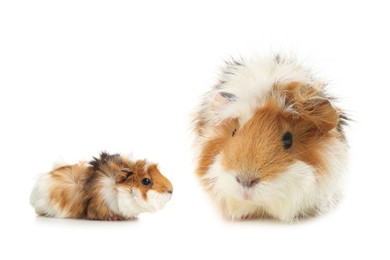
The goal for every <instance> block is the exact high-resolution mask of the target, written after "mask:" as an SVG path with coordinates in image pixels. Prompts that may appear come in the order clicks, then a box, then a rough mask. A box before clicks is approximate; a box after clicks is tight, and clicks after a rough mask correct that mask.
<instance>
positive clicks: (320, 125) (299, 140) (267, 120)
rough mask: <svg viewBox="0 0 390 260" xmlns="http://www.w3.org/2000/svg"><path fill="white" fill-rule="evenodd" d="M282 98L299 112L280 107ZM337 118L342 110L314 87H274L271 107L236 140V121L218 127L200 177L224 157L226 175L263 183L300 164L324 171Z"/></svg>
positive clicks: (205, 153) (204, 149) (204, 150)
mask: <svg viewBox="0 0 390 260" xmlns="http://www.w3.org/2000/svg"><path fill="white" fill-rule="evenodd" d="M280 96H284V97H285V102H286V104H285V105H286V107H288V106H292V108H293V110H295V112H294V111H288V110H287V111H286V110H284V107H280V103H278V102H277V100H278V98H279V97H280ZM338 120H339V114H338V112H337V110H336V109H334V108H333V107H332V105H331V103H330V102H329V100H327V99H325V98H322V97H321V96H320V94H319V93H318V91H317V90H316V89H315V88H313V87H311V86H307V85H301V84H299V83H292V84H289V85H288V86H275V87H274V90H273V92H272V93H271V95H270V97H269V100H268V102H267V104H266V105H265V106H264V107H262V108H260V109H258V110H257V111H256V112H255V113H254V115H253V117H252V118H251V119H250V120H249V121H248V122H246V123H245V124H244V125H243V126H242V127H241V129H237V132H236V134H235V136H234V137H232V132H233V131H234V129H235V128H237V126H238V120H236V119H231V120H228V121H225V122H224V123H222V124H221V125H219V126H216V127H215V131H216V132H217V134H216V137H215V138H213V139H211V140H209V141H207V142H205V143H204V145H203V147H202V151H201V154H200V157H199V160H198V167H197V174H198V175H204V174H206V172H207V170H208V169H209V167H210V165H211V164H212V163H213V162H214V160H215V157H216V155H217V154H219V153H220V154H221V155H222V157H221V160H222V165H223V166H224V167H225V170H226V171H234V172H236V173H237V174H240V175H241V176H244V177H247V178H258V177H260V180H261V181H266V180H269V179H272V178H275V177H276V176H277V175H278V174H279V173H281V172H283V171H284V170H286V169H287V167H288V166H289V165H291V164H292V162H293V161H295V160H299V161H303V162H305V163H307V164H309V165H311V166H312V167H313V168H314V169H316V171H317V172H318V173H322V172H324V169H326V165H325V160H324V159H323V158H322V151H323V150H324V147H323V143H324V142H323V141H324V140H325V139H327V138H332V137H337V136H338V133H337V131H336V130H333V131H331V130H332V129H335V127H336V126H337V124H338ZM286 132H291V133H292V136H293V145H292V147H291V148H290V149H284V147H283V142H282V138H283V135H284V134H285V133H286ZM206 186H207V185H206Z"/></svg>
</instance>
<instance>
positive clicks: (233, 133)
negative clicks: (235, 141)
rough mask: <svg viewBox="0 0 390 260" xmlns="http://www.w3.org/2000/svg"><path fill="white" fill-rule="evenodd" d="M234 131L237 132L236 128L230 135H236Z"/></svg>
mask: <svg viewBox="0 0 390 260" xmlns="http://www.w3.org/2000/svg"><path fill="white" fill-rule="evenodd" d="M236 133H237V128H236V129H234V130H233V132H232V136H233V137H234V136H235V135H236Z"/></svg>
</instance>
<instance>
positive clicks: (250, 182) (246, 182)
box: [236, 175, 260, 188]
mask: <svg viewBox="0 0 390 260" xmlns="http://www.w3.org/2000/svg"><path fill="white" fill-rule="evenodd" d="M236 181H237V182H238V183H239V184H241V185H242V186H244V187H246V188H251V187H253V186H255V185H256V184H258V183H259V182H260V178H259V177H254V178H253V177H246V176H240V175H237V176H236Z"/></svg>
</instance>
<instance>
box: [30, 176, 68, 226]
mask: <svg viewBox="0 0 390 260" xmlns="http://www.w3.org/2000/svg"><path fill="white" fill-rule="evenodd" d="M53 185H54V180H53V178H51V176H50V174H48V173H45V174H43V175H42V176H40V177H39V179H38V180H37V182H36V183H35V186H34V188H33V190H32V192H31V196H30V204H31V206H33V207H34V208H35V212H36V213H37V214H39V215H44V216H49V217H56V218H66V217H68V214H67V212H66V211H65V210H62V209H61V207H59V205H57V204H53V203H52V202H51V200H50V191H51V190H52V187H53Z"/></svg>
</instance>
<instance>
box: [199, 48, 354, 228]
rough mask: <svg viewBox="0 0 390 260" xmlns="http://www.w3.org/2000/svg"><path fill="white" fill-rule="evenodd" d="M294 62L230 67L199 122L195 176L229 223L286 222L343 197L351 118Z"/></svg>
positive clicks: (273, 59)
mask: <svg viewBox="0 0 390 260" xmlns="http://www.w3.org/2000/svg"><path fill="white" fill-rule="evenodd" d="M325 87H326V84H325V83H324V82H323V81H321V80H319V79H316V78H315V77H314V76H313V74H312V73H311V71H310V70H309V69H307V68H305V67H304V66H302V65H301V64H299V63H297V62H296V61H295V60H294V59H293V58H281V57H280V56H279V55H275V56H269V57H262V58H260V57H256V58H252V59H248V60H238V61H237V60H232V61H229V62H226V65H225V68H224V69H223V71H222V73H221V76H220V79H219V82H218V83H217V84H216V86H214V87H213V88H212V89H211V90H210V91H209V92H207V93H206V94H205V95H204V97H203V100H202V101H201V103H200V106H199V108H198V110H197V112H196V114H195V118H194V130H195V134H196V137H195V146H196V149H197V169H196V174H197V175H198V176H199V178H200V180H201V184H202V185H203V186H204V188H205V189H206V191H208V192H209V193H210V195H211V197H212V198H213V199H214V200H215V201H216V203H217V205H218V206H219V207H220V209H221V211H222V212H223V214H224V215H225V216H226V217H227V218H229V219H246V218H256V217H263V216H264V217H272V218H276V219H280V220H282V221H285V222H291V221H294V220H297V218H299V217H302V216H308V215H313V214H316V213H321V212H324V211H326V210H327V209H329V208H330V207H331V206H333V205H335V203H336V202H337V201H338V199H339V197H340V188H341V187H340V186H341V177H342V174H343V170H344V168H345V164H346V159H347V151H348V145H347V142H346V139H345V136H344V133H343V127H344V126H345V125H346V123H347V120H348V119H347V117H346V116H345V113H343V112H342V111H341V110H340V109H339V108H337V107H335V106H334V104H332V102H333V101H334V99H333V98H332V97H331V96H329V95H328V94H327V93H326V91H325Z"/></svg>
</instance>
